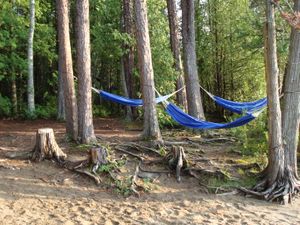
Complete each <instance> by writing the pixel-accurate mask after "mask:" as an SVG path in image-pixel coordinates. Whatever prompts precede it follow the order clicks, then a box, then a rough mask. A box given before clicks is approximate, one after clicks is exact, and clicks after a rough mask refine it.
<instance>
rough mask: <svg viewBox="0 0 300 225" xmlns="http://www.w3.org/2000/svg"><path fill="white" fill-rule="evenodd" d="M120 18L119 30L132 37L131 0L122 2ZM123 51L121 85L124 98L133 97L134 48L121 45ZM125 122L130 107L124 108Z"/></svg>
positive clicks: (129, 117)
mask: <svg viewBox="0 0 300 225" xmlns="http://www.w3.org/2000/svg"><path fill="white" fill-rule="evenodd" d="M122 12H123V13H122V18H121V21H122V22H121V26H122V28H121V30H122V32H124V33H126V34H128V35H130V36H133V29H132V2H131V0H123V8H122ZM122 47H123V49H125V50H126V53H124V54H123V56H122V58H121V72H120V76H121V83H122V88H123V92H124V96H125V97H133V96H132V87H131V84H132V78H133V77H132V76H133V66H134V48H133V45H128V44H127V43H124V44H123V46H122ZM126 120H127V121H132V120H133V114H132V108H131V107H130V106H126Z"/></svg>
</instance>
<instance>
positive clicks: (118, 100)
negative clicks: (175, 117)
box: [98, 90, 173, 107]
mask: <svg viewBox="0 0 300 225" xmlns="http://www.w3.org/2000/svg"><path fill="white" fill-rule="evenodd" d="M98 93H99V94H100V96H101V97H102V98H104V99H106V100H109V101H112V102H116V103H119V104H122V105H128V106H134V107H136V106H141V105H143V100H142V99H130V98H126V97H122V96H120V95H116V94H112V93H109V92H106V91H102V90H99V91H98ZM172 95H173V94H169V95H165V96H160V97H158V98H156V99H155V101H156V103H160V102H163V101H166V100H167V99H168V98H170V97H171V96H172Z"/></svg>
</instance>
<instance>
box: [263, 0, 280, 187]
mask: <svg viewBox="0 0 300 225" xmlns="http://www.w3.org/2000/svg"><path fill="white" fill-rule="evenodd" d="M266 17H267V22H266V37H265V38H266V46H265V51H266V54H265V56H266V57H267V58H266V60H265V62H266V78H267V98H268V110H269V111H268V113H269V116H268V130H269V132H268V135H269V163H268V174H267V179H268V180H267V183H268V184H267V185H269V186H270V185H272V184H273V183H274V182H275V181H276V179H278V175H280V176H282V175H283V171H284V154H283V148H282V129H281V110H280V101H279V83H278V79H279V71H278V65H277V50H276V48H277V47H276V32H275V15H274V6H273V5H272V3H271V0H266ZM280 176H279V177H280Z"/></svg>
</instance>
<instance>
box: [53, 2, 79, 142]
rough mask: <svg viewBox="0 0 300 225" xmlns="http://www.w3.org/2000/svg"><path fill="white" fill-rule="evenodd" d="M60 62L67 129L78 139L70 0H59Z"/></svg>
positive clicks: (69, 133)
mask: <svg viewBox="0 0 300 225" xmlns="http://www.w3.org/2000/svg"><path fill="white" fill-rule="evenodd" d="M56 3H57V18H58V24H57V28H58V40H59V64H60V68H61V75H62V78H63V84H64V99H65V108H66V131H67V135H69V136H70V137H71V138H72V139H73V140H77V135H78V118H77V101H76V96H75V87H74V78H73V66H72V54H71V44H70V32H69V10H68V8H69V3H68V0H57V1H56Z"/></svg>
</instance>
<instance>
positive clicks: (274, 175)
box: [246, 0, 300, 203]
mask: <svg viewBox="0 0 300 225" xmlns="http://www.w3.org/2000/svg"><path fill="white" fill-rule="evenodd" d="M266 16H267V22H266V32H265V33H266V35H265V38H266V40H265V44H266V46H265V47H266V49H265V51H266V53H265V57H266V59H265V62H266V77H267V94H268V110H269V116H268V130H269V162H268V167H267V169H266V170H265V171H266V173H265V174H264V178H263V180H262V181H261V182H259V183H258V184H257V185H256V186H255V187H254V188H253V189H254V191H249V192H248V191H246V192H248V193H250V194H254V195H257V196H261V197H263V198H264V199H266V200H268V201H272V200H279V201H280V202H283V203H285V202H286V201H287V200H288V201H289V202H290V201H291V198H292V196H293V195H294V194H295V193H298V192H299V191H300V183H299V181H298V180H297V178H296V176H295V171H293V168H292V166H291V164H292V163H293V162H291V161H290V160H289V158H286V156H290V154H289V152H287V149H284V148H283V147H287V146H288V147H290V146H293V144H294V143H283V141H282V140H283V139H282V137H283V135H282V133H283V132H282V124H281V122H282V121H281V110H280V101H279V72H278V65H277V52H276V34H275V15H274V5H273V4H272V0H266ZM294 34H295V33H294ZM294 41H298V39H297V38H296V37H295V36H293V35H292V39H291V43H292V45H291V48H293V47H295V48H296V49H294V50H290V55H289V62H290V64H291V63H292V62H296V61H297V58H299V49H297V46H299V44H298V43H297V44H295V43H294ZM293 44H295V45H293ZM298 48H299V47H298ZM295 60H296V61H295ZM292 68H293V67H291V69H292ZM294 69H295V68H294ZM293 76H294V75H293V73H291V74H290V77H287V83H289V82H292V83H295V81H294V80H291V79H290V78H291V77H293ZM286 87H291V84H290V85H288V84H287V85H286ZM289 97H290V95H289V94H288V96H287V97H285V98H286V99H285V100H286V101H289V100H291V101H292V102H293V100H297V98H298V95H297V94H296V95H294V96H293V97H292V98H291V99H289ZM293 103H294V102H293ZM289 104H290V103H287V102H285V107H286V108H285V110H286V112H285V116H286V118H283V121H286V120H287V119H290V120H292V122H294V123H296V122H297V120H298V118H299V114H297V113H295V114H294V113H293V112H289V111H292V109H291V108H289V106H290V105H289ZM296 104H297V106H296V108H295V109H296V110H295V111H298V112H299V103H296ZM293 106H294V105H293ZM298 124H299V123H298ZM288 125H290V124H287V125H284V126H286V128H285V129H287V126H288ZM294 132H297V130H294ZM285 135H291V134H290V133H288V132H287V131H285ZM292 135H293V136H295V137H296V136H297V134H292ZM287 137H288V138H289V139H287ZM285 138H286V139H285V141H288V142H290V141H291V142H292V141H293V140H292V139H293V138H291V137H289V136H286V137H285ZM283 144H284V145H283ZM291 148H292V147H291ZM292 151H293V152H294V149H292Z"/></svg>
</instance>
